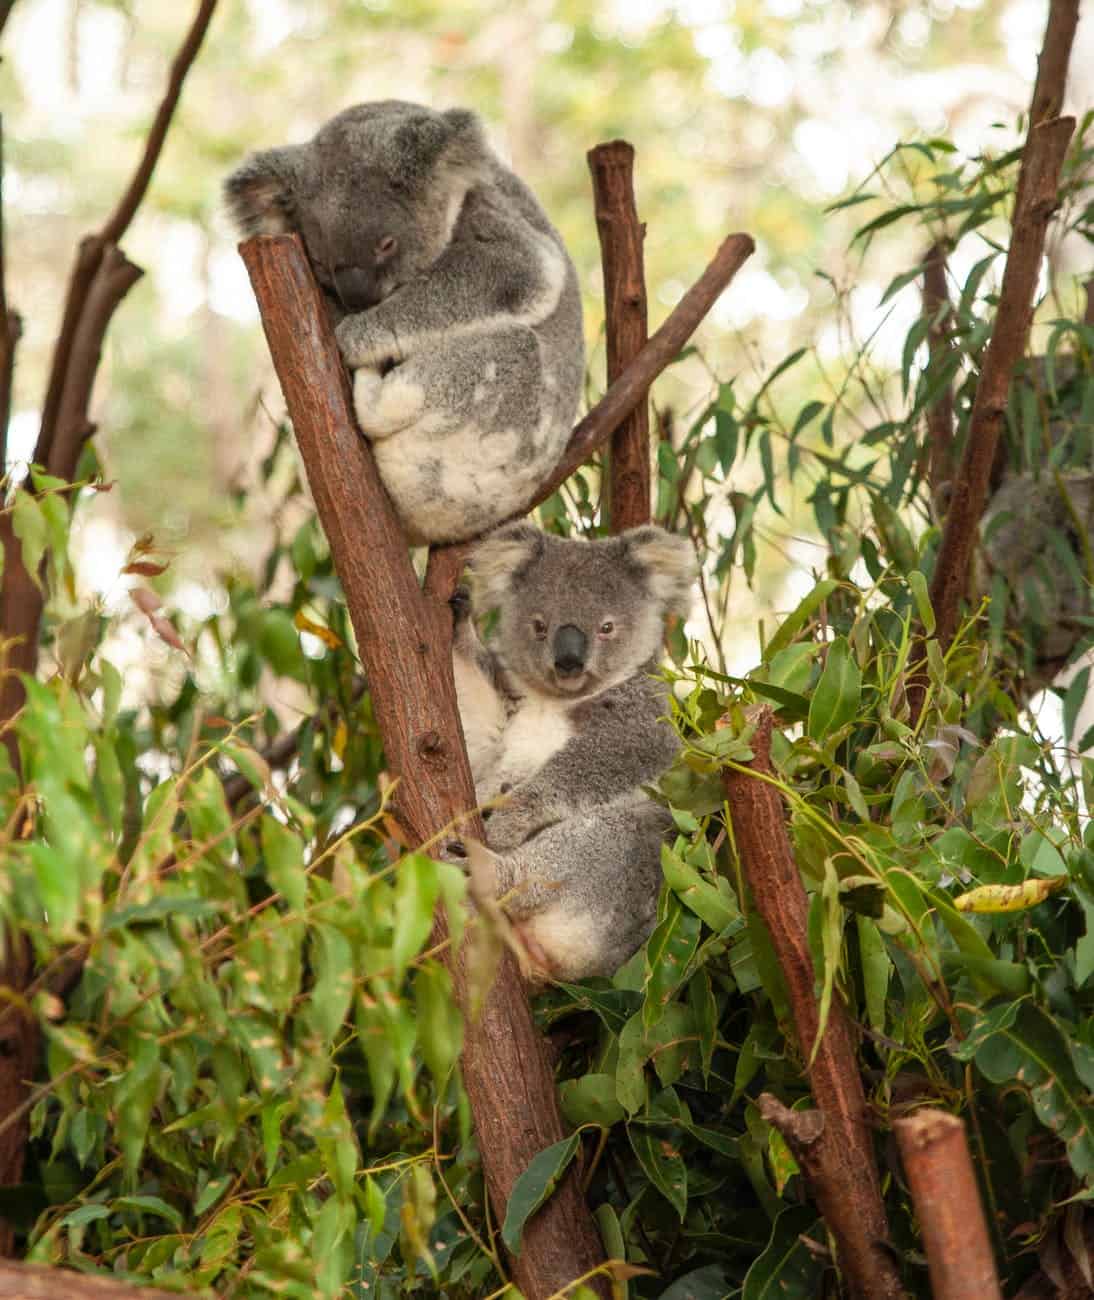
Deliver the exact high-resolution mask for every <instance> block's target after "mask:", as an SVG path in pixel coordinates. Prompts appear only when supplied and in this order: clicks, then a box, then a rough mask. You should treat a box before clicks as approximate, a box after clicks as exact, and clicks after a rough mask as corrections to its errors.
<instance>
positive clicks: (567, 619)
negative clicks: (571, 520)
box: [471, 524, 695, 698]
mask: <svg viewBox="0 0 1094 1300" xmlns="http://www.w3.org/2000/svg"><path fill="white" fill-rule="evenodd" d="M694 567H695V557H694V553H693V551H692V548H691V546H690V545H689V544H688V543H687V542H686V541H684V540H683V539H681V538H677V537H672V536H670V535H669V534H667V533H665V532H663V531H662V530H661V529H659V528H653V527H647V528H636V529H632V530H630V531H629V532H627V533H624V534H622V535H621V536H619V537H611V538H605V539H603V540H600V541H592V542H587V541H579V540H574V539H565V538H559V537H551V536H548V535H547V534H545V533H541V532H540V531H539V530H537V529H535V528H532V527H530V526H529V525H526V524H516V525H512V526H511V527H509V528H505V529H502V530H500V531H499V532H498V533H496V534H495V535H494V536H493V537H492V538H490V539H489V540H488V541H486V542H485V543H483V544H482V545H480V546H479V547H478V548H477V549H476V551H475V552H474V554H473V556H472V559H471V568H472V574H473V575H474V578H475V583H476V603H477V604H478V605H479V606H480V607H484V608H486V607H493V608H496V609H497V610H498V611H499V614H500V618H499V622H498V628H497V632H496V637H495V645H496V650H497V654H498V657H499V658H500V660H501V661H502V663H503V664H504V665H505V668H506V671H507V672H508V673H509V674H510V675H512V676H513V677H515V678H517V679H519V681H520V683H521V684H522V686H524V687H525V688H527V689H532V690H535V691H538V692H540V693H543V694H548V695H559V696H563V697H570V698H575V697H580V696H583V695H587V694H590V693H594V692H597V691H601V690H603V689H605V688H606V687H608V686H610V685H613V684H615V683H617V682H621V681H623V680H625V679H626V678H628V677H631V676H633V675H634V674H635V673H637V672H639V671H640V670H641V669H643V668H644V667H645V666H646V665H648V664H649V663H650V661H651V660H653V659H656V658H657V656H658V655H659V653H660V649H661V641H662V636H663V627H664V619H665V615H666V614H668V613H673V612H676V613H686V612H687V606H688V602H689V600H690V593H691V584H692V579H693V576H694Z"/></svg>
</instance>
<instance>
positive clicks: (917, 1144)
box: [893, 1110, 1003, 1300]
mask: <svg viewBox="0 0 1094 1300" xmlns="http://www.w3.org/2000/svg"><path fill="white" fill-rule="evenodd" d="M893 1131H894V1132H895V1134H896V1138H897V1142H898V1143H899V1144H900V1154H901V1158H902V1159H903V1161H904V1172H905V1173H906V1174H907V1175H908V1185H909V1186H910V1187H911V1190H912V1199H913V1201H914V1202H915V1208H916V1213H917V1215H918V1216H919V1224H920V1227H921V1228H922V1230H923V1243H924V1247H925V1249H926V1253H927V1267H928V1269H929V1271H930V1275H931V1294H932V1295H933V1296H934V1300H968V1298H969V1297H970V1296H976V1297H977V1300H1002V1294H1003V1293H1002V1292H1001V1291H1000V1289H999V1280H998V1278H997V1277H996V1274H995V1259H994V1257H993V1255H992V1249H991V1241H990V1240H989V1237H988V1225H987V1223H986V1222H985V1219H984V1211H983V1207H982V1206H981V1204H980V1189H979V1187H978V1186H977V1183H976V1174H975V1173H974V1172H973V1167H972V1160H971V1158H970V1156H969V1148H968V1145H967V1143H966V1141H965V1125H964V1124H963V1123H962V1122H961V1121H960V1120H959V1119H958V1118H957V1117H956V1116H955V1115H949V1114H947V1113H946V1112H945V1111H942V1110H920V1111H916V1113H915V1114H914V1115H908V1116H905V1117H904V1118H903V1119H895V1120H893Z"/></svg>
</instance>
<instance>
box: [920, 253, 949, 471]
mask: <svg viewBox="0 0 1094 1300" xmlns="http://www.w3.org/2000/svg"><path fill="white" fill-rule="evenodd" d="M923 315H924V316H925V317H926V319H927V320H928V321H929V322H930V324H929V325H928V327H927V348H928V350H929V352H930V354H931V367H932V369H936V370H937V369H938V368H940V367H942V366H944V365H945V364H946V359H947V357H948V356H949V355H950V353H951V352H952V351H953V349H952V346H951V344H950V328H951V326H952V319H951V311H950V293H949V289H948V288H947V286H946V242H945V240H941V239H940V240H938V241H937V242H935V243H933V244H932V245H931V246H930V248H929V249H928V250H927V256H926V258H924V261H923ZM953 435H954V418H953V380H952V379H948V380H947V381H946V383H945V386H944V387H943V388H942V391H941V392H940V393H939V394H938V396H937V397H936V398H935V400H934V401H933V402H932V403H931V405H930V407H929V408H928V411H927V437H928V456H929V459H928V462H927V484H928V486H929V488H930V490H931V494H932V496H933V495H934V494H935V493H936V492H937V491H938V489H939V488H940V487H941V486H942V484H943V483H948V482H949V481H950V479H951V478H952V477H953Z"/></svg>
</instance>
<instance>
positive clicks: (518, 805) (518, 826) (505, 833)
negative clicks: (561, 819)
mask: <svg viewBox="0 0 1094 1300" xmlns="http://www.w3.org/2000/svg"><path fill="white" fill-rule="evenodd" d="M551 821H552V818H551V817H550V816H549V815H548V814H547V812H546V810H545V809H544V808H543V807H542V806H541V805H540V803H539V801H538V800H537V799H534V798H532V797H531V796H529V795H522V794H520V793H519V792H518V793H516V794H511V795H509V798H508V799H507V801H506V802H505V803H504V804H502V805H501V806H500V807H499V808H495V809H494V810H493V811H492V812H491V813H490V814H489V817H488V819H487V822H486V842H487V843H488V844H489V846H490V847H491V848H492V849H493V850H494V852H495V853H505V852H507V851H508V850H510V849H515V848H518V847H519V846H520V845H521V844H523V843H524V842H525V841H526V840H530V839H531V838H532V836H533V835H535V834H536V833H537V832H538V831H541V830H543V828H544V827H545V826H549V825H550V824H551Z"/></svg>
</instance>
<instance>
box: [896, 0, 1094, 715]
mask: <svg viewBox="0 0 1094 1300" xmlns="http://www.w3.org/2000/svg"><path fill="white" fill-rule="evenodd" d="M1077 21H1078V0H1052V4H1051V6H1050V9H1049V18H1048V25H1047V27H1046V29H1045V38H1044V42H1043V44H1042V47H1041V54H1040V58H1039V60H1038V70H1037V81H1036V84H1035V86H1034V91H1033V100H1032V106H1031V109H1030V127H1029V133H1028V135H1027V137H1026V143H1025V147H1024V149H1023V152H1022V162H1021V166H1020V168H1019V171H1018V184H1017V191H1016V195H1015V203H1014V220H1013V224H1012V230H1011V241H1010V248H1009V250H1008V252H1007V260H1006V265H1005V267H1004V270H1003V284H1002V288H1001V290H1000V293H999V305H998V308H997V309H996V316H995V328H994V329H993V330H992V335H991V338H990V340H989V341H988V345H987V347H986V348H985V350H984V360H983V364H982V366H981V370H980V379H979V382H978V383H977V385H976V395H975V397H974V398H973V407H972V413H971V415H970V417H969V432H968V437H967V438H966V440H965V449H964V453H963V455H962V457H961V464H960V465H959V466H958V469H957V472H956V474H955V475H954V477H953V493H952V495H951V499H950V503H949V508H948V512H947V515H946V525H945V527H944V529H943V531H942V543H941V545H940V547H939V551H938V557H937V559H936V560H935V567H934V575H933V577H932V579H931V589H930V595H931V604H932V605H933V606H934V612H935V621H936V629H935V634H936V636H937V637H938V640H939V642H940V644H941V646H942V649H943V651H945V650H946V649H947V648H948V647H949V645H950V643H951V642H952V641H953V638H954V634H955V632H956V631H957V626H958V621H959V618H960V613H961V602H962V598H963V597H964V595H965V591H966V588H967V585H968V575H969V563H970V560H971V558H972V552H973V547H974V546H975V544H976V536H977V529H978V527H979V523H980V516H981V515H982V514H983V512H984V506H985V504H986V503H987V497H988V489H989V486H990V483H991V477H992V473H993V469H994V465H995V461H996V454H997V451H998V447H999V438H1000V432H1001V429H1002V425H1003V413H1004V411H1005V410H1006V404H1007V395H1008V392H1009V390H1010V382H1011V378H1012V376H1013V374H1014V368H1015V366H1016V365H1017V364H1018V362H1019V361H1020V360H1021V358H1022V356H1023V355H1024V353H1025V350H1026V343H1027V341H1028V339H1029V327H1030V323H1031V321H1032V319H1033V294H1034V290H1035V289H1036V286H1037V276H1038V274H1039V272H1040V269H1041V257H1042V254H1043V252H1044V245H1045V231H1046V229H1047V227H1048V223H1049V219H1050V218H1051V216H1052V213H1053V212H1054V210H1055V208H1056V202H1057V192H1058V190H1059V184H1060V169H1061V168H1062V166H1063V161H1064V155H1065V154H1066V152H1067V146H1068V142H1069V141H1070V139H1071V133H1072V131H1073V130H1074V129H1075V119H1074V118H1071V117H1053V116H1050V114H1051V113H1052V112H1053V111H1054V110H1055V108H1057V107H1058V106H1059V104H1060V103H1062V102H1063V97H1064V86H1065V83H1066V80H1067V65H1068V60H1069V58H1070V55H1071V43H1072V39H1073V37H1074V35H1075V25H1076V22H1077ZM925 659H926V650H925V646H924V644H923V642H922V641H919V642H917V645H916V647H915V649H914V650H913V652H912V656H911V658H910V661H909V665H908V673H907V677H908V702H909V708H910V714H911V720H912V722H913V724H914V723H915V722H916V721H917V720H918V718H919V715H920V713H921V712H922V709H923V703H924V700H925V698H926V690H927V684H926V680H925V676H924V662H925Z"/></svg>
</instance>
